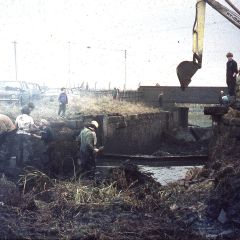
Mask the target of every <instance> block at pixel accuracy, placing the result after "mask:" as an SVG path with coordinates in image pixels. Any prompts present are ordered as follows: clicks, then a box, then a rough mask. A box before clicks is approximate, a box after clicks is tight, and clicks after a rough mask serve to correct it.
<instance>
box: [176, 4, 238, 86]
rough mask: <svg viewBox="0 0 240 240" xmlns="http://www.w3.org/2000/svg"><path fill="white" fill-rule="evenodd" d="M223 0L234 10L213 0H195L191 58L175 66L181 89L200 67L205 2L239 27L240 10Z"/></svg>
mask: <svg viewBox="0 0 240 240" xmlns="http://www.w3.org/2000/svg"><path fill="white" fill-rule="evenodd" d="M225 1H226V2H227V3H228V4H229V5H230V6H231V7H232V8H233V9H234V10H235V12H234V11H232V10H230V9H228V8H227V7H225V6H223V5H222V4H221V3H219V2H217V1H215V0H197V3H196V16H195V21H194V25H193V49H192V50H193V60H192V61H183V62H181V63H180V64H179V65H178V66H177V76H178V79H179V81H180V85H181V88H182V90H185V88H186V87H187V86H188V85H189V83H190V82H191V78H192V76H193V75H194V74H195V73H196V71H197V70H198V69H200V68H201V67H202V54H203V42H204V26H205V11H206V3H208V4H209V5H210V6H211V7H212V8H214V9H215V10H216V11H218V12H219V13H220V14H222V15H223V16H224V17H225V18H227V19H228V20H229V21H230V22H231V23H233V24H234V25H235V26H236V27H238V28H239V29H240V11H239V10H238V8H237V7H236V6H234V4H233V3H232V2H231V1H230V0H225Z"/></svg>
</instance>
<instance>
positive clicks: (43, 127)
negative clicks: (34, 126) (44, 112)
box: [32, 119, 54, 163]
mask: <svg viewBox="0 0 240 240" xmlns="http://www.w3.org/2000/svg"><path fill="white" fill-rule="evenodd" d="M39 130H40V134H32V136H34V137H36V138H38V139H41V140H42V141H43V142H44V146H43V149H42V155H43V158H44V159H43V162H45V163H48V162H49V160H50V159H51V153H52V150H53V149H52V144H51V143H52V142H53V140H54V134H53V130H52V128H51V126H50V123H49V122H48V121H47V120H46V119H41V120H40V124H39Z"/></svg>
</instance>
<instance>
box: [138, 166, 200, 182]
mask: <svg viewBox="0 0 240 240" xmlns="http://www.w3.org/2000/svg"><path fill="white" fill-rule="evenodd" d="M139 167H140V169H141V170H143V171H145V172H150V173H152V174H153V177H154V178H155V179H156V180H157V181H158V182H160V183H161V184H162V185H166V184H167V183H170V182H174V181H177V180H180V179H184V177H185V175H186V173H187V171H188V170H189V169H191V168H193V167H192V166H180V167H150V166H139ZM196 167H199V168H202V166H196Z"/></svg>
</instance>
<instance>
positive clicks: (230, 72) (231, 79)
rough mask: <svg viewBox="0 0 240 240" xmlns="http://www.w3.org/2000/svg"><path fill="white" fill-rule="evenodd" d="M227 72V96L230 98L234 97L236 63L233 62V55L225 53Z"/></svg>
mask: <svg viewBox="0 0 240 240" xmlns="http://www.w3.org/2000/svg"><path fill="white" fill-rule="evenodd" d="M226 57H227V59H228V61H227V72H226V82H227V86H228V94H229V95H230V96H235V88H236V76H237V73H238V67H237V62H236V61H234V60H233V54H232V53H230V52H229V53H227V55H226Z"/></svg>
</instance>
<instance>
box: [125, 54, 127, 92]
mask: <svg viewBox="0 0 240 240" xmlns="http://www.w3.org/2000/svg"><path fill="white" fill-rule="evenodd" d="M126 84H127V50H124V93H125V91H126Z"/></svg>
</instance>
